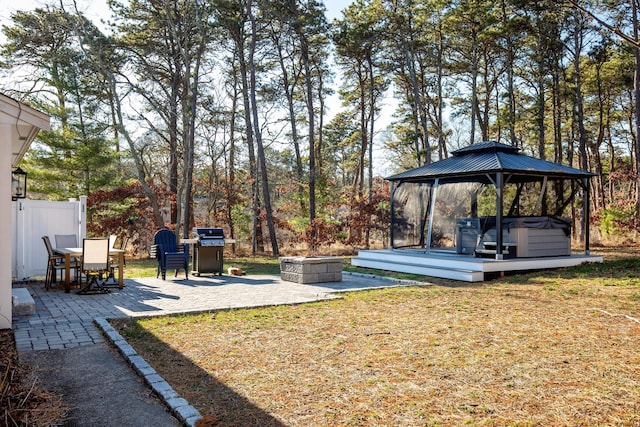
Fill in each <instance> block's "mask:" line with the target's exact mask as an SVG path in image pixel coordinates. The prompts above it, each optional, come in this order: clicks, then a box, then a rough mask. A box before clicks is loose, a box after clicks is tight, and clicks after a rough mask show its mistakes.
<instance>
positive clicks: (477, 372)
mask: <svg viewBox="0 0 640 427" xmlns="http://www.w3.org/2000/svg"><path fill="white" fill-rule="evenodd" d="M638 272H640V259H639V258H634V257H631V258H618V259H616V260H614V261H609V262H607V263H606V264H605V265H591V266H586V267H579V268H572V269H566V270H557V271H551V272H546V273H533V274H528V275H522V276H510V277H506V278H503V279H500V280H495V281H493V282H488V283H484V284H480V285H466V284H460V283H455V284H451V283H446V282H442V283H441V284H439V285H430V286H423V287H409V288H396V289H388V290H379V291H367V292H357V293H351V294H348V295H345V298H344V299H342V300H337V301H332V302H323V303H314V304H305V305H298V306H279V307H269V308H264V309H252V310H232V311H221V312H215V313H205V314H199V315H190V316H178V317H165V318H154V319H142V320H130V321H114V322H113V323H114V325H115V326H116V327H117V328H118V329H119V330H120V332H121V333H122V334H123V335H124V336H125V338H126V339H127V340H128V341H129V342H130V343H131V344H132V345H133V346H134V347H135V348H136V350H138V352H139V353H140V354H142V355H143V356H144V357H145V358H146V359H147V360H148V361H149V362H150V363H151V364H152V366H154V368H155V369H156V370H157V371H158V372H159V373H160V374H161V375H162V376H164V377H165V379H166V380H167V381H168V382H169V383H170V384H171V385H172V386H173V387H174V388H175V389H176V390H177V391H178V393H179V394H180V395H181V396H182V397H184V398H186V399H187V400H188V401H189V402H190V403H191V404H192V405H194V406H195V407H196V408H197V409H198V410H199V411H200V412H201V414H203V415H206V416H207V418H208V420H209V424H208V425H218V426H262V427H266V426H305V427H306V426H461V425H468V426H638V425H640V368H639V367H640V323H639V321H638V319H640V278H639V277H638V276H637V274H640V273H638Z"/></svg>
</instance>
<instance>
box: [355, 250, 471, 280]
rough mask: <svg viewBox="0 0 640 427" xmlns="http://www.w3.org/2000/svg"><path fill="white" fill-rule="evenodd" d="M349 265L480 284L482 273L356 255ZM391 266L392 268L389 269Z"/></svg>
mask: <svg viewBox="0 0 640 427" xmlns="http://www.w3.org/2000/svg"><path fill="white" fill-rule="evenodd" d="M351 264H352V265H355V266H357V267H366V268H376V269H379V270H393V271H398V272H401V273H411V274H419V275H423V276H431V277H440V278H444V279H452V280H460V281H465V282H481V281H483V280H484V273H483V272H482V271H480V270H473V269H464V268H454V267H446V266H442V265H432V264H431V265H430V264H417V263H414V262H409V261H407V260H403V259H400V258H398V259H394V260H381V259H376V258H369V257H365V256H362V255H360V254H359V255H358V256H357V257H355V258H352V259H351ZM390 264H393V268H392V269H391V268H389V267H390Z"/></svg>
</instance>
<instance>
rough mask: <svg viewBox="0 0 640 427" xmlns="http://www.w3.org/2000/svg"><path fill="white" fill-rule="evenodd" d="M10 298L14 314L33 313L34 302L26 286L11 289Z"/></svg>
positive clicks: (34, 308)
mask: <svg viewBox="0 0 640 427" xmlns="http://www.w3.org/2000/svg"><path fill="white" fill-rule="evenodd" d="M11 300H12V307H13V315H14V316H24V315H26V314H35V312H36V302H35V301H34V300H33V297H32V296H31V294H30V293H29V290H28V289H26V288H13V289H11Z"/></svg>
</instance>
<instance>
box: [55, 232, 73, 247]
mask: <svg viewBox="0 0 640 427" xmlns="http://www.w3.org/2000/svg"><path fill="white" fill-rule="evenodd" d="M54 237H55V239H56V248H77V247H78V238H77V237H76V235H75V234H56V235H55V236H54Z"/></svg>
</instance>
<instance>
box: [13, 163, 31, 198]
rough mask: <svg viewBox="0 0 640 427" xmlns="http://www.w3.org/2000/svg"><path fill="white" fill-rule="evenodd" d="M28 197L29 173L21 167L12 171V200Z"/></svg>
mask: <svg viewBox="0 0 640 427" xmlns="http://www.w3.org/2000/svg"><path fill="white" fill-rule="evenodd" d="M26 197H27V173H26V172H25V171H23V170H22V169H20V168H17V169H16V170H14V171H13V172H11V200H18V199H24V198H26Z"/></svg>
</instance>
